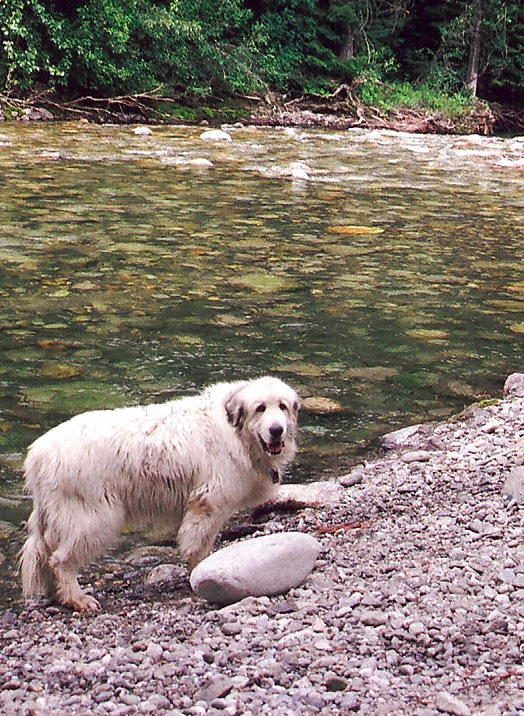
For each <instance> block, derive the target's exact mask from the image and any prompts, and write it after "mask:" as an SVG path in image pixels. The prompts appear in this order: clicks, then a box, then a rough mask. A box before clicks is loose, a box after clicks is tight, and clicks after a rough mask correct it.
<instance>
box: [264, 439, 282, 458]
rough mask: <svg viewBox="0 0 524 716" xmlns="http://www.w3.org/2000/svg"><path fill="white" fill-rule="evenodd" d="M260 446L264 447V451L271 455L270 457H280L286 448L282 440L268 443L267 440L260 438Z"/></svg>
mask: <svg viewBox="0 0 524 716" xmlns="http://www.w3.org/2000/svg"><path fill="white" fill-rule="evenodd" d="M260 444H261V445H262V448H263V449H264V451H265V452H267V453H269V455H280V453H281V452H282V448H283V447H284V443H283V442H282V441H280V440H278V441H276V442H271V443H267V442H266V441H265V440H263V439H262V438H260Z"/></svg>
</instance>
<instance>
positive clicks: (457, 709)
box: [435, 691, 471, 716]
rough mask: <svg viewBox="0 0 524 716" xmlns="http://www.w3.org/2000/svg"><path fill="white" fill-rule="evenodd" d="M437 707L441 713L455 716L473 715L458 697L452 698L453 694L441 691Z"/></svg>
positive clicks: (436, 700)
mask: <svg viewBox="0 0 524 716" xmlns="http://www.w3.org/2000/svg"><path fill="white" fill-rule="evenodd" d="M435 706H436V707H437V709H438V710H439V711H443V712H444V713H447V714H454V716H470V714H471V711H470V709H469V708H468V706H466V704H465V703H464V702H463V701H461V700H460V699H458V698H457V697H456V696H452V694H449V693H448V692H447V691H441V692H440V693H439V694H437V698H436V699H435Z"/></svg>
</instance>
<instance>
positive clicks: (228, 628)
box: [222, 622, 242, 636]
mask: <svg viewBox="0 0 524 716" xmlns="http://www.w3.org/2000/svg"><path fill="white" fill-rule="evenodd" d="M241 631H242V626H241V625H240V624H235V623H232V624H230V623H228V622H227V623H226V624H223V625H222V632H223V633H224V634H225V635H226V636H235V635H236V634H240V633H241Z"/></svg>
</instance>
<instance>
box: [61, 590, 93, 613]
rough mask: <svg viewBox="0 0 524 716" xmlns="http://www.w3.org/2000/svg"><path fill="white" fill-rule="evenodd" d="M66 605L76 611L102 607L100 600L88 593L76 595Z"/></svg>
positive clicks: (89, 610)
mask: <svg viewBox="0 0 524 716" xmlns="http://www.w3.org/2000/svg"><path fill="white" fill-rule="evenodd" d="M64 606H66V607H70V608H71V609H72V610H73V611H75V612H93V611H96V610H97V609H100V604H99V602H98V601H97V600H96V599H95V598H94V597H90V596H89V595H88V594H82V595H81V596H79V597H75V598H74V599H71V600H70V601H69V602H68V603H67V604H64Z"/></svg>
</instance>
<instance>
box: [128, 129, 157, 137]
mask: <svg viewBox="0 0 524 716" xmlns="http://www.w3.org/2000/svg"><path fill="white" fill-rule="evenodd" d="M132 132H133V134H136V135H137V136H138V137H149V136H150V135H151V134H153V132H152V131H151V129H150V128H149V127H134V129H133V130H132Z"/></svg>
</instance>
